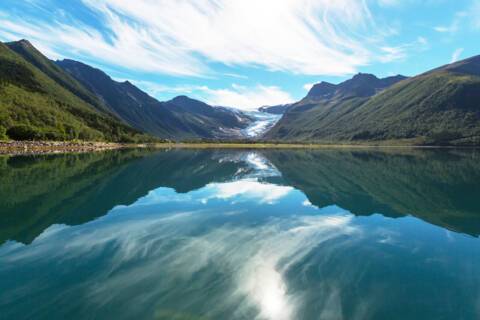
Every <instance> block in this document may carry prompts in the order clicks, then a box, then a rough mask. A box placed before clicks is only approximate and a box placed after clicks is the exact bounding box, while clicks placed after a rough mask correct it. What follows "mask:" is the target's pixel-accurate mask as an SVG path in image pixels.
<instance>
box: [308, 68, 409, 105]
mask: <svg viewBox="0 0 480 320" xmlns="http://www.w3.org/2000/svg"><path fill="white" fill-rule="evenodd" d="M405 79H406V77H404V76H401V75H397V76H394V77H388V78H383V79H379V78H377V77H376V76H374V75H373V74H368V73H359V74H357V75H355V76H354V77H353V78H352V79H350V80H347V81H345V82H342V83H340V84H338V85H335V84H332V83H329V82H321V83H318V84H316V85H314V86H313V87H312V88H311V89H310V91H309V92H308V94H307V96H306V99H310V100H326V99H332V98H344V99H345V98H349V97H352V98H355V97H371V96H373V95H375V94H376V93H378V92H380V91H382V90H385V89H386V88H388V87H390V86H392V85H394V84H395V83H397V82H400V81H402V80H405Z"/></svg>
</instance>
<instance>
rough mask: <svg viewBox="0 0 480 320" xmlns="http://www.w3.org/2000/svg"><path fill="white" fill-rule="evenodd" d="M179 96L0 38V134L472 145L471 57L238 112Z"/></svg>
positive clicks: (478, 121) (478, 62)
mask: <svg viewBox="0 0 480 320" xmlns="http://www.w3.org/2000/svg"><path fill="white" fill-rule="evenodd" d="M234 107H235V106H211V105H208V104H207V103H204V102H202V101H198V100H195V99H192V98H189V97H187V96H185V95H181V96H178V97H176V98H174V99H171V100H169V101H158V100H157V99H155V98H153V97H152V96H150V95H148V94H147V93H145V92H143V91H142V90H140V89H139V88H138V87H136V86H135V85H133V84H132V83H131V82H129V81H125V82H118V81H115V80H113V79H112V78H111V77H110V76H109V75H107V74H106V73H105V72H103V71H102V70H99V69H96V68H94V67H91V66H89V65H87V64H84V63H82V62H78V61H74V60H68V59H66V60H60V61H52V60H50V59H48V58H47V57H46V56H45V55H43V54H42V53H41V52H40V51H39V50H37V49H36V48H35V47H34V46H33V45H32V44H31V43H30V42H28V41H27V40H20V41H16V42H9V43H0V139H2V140H53V141H70V140H83V141H110V142H128V143H137V142H161V141H177V142H187V141H188V142H192V141H194V142H205V141H208V142H232V141H237V142H238V141H244V142H245V141H252V142H264V143H265V142H272V143H283V142H286V143H316V144H375V145H376V144H405V145H454V146H477V145H479V144H480V56H476V57H472V58H469V59H466V60H463V61H459V62H456V63H453V64H449V65H445V66H441V67H439V68H437V69H434V70H431V71H427V72H425V73H423V74H420V75H418V76H415V77H404V76H401V75H398V76H393V77H388V78H383V79H379V78H377V77H376V76H374V75H371V74H362V73H361V74H357V75H355V76H354V77H353V78H351V79H349V80H347V81H344V82H342V83H339V84H333V83H328V82H320V83H318V84H316V85H314V86H313V87H312V89H311V90H310V91H309V92H308V94H307V95H306V96H305V97H304V98H303V99H301V100H300V101H298V102H296V103H292V104H285V105H276V106H259V109H258V111H254V112H245V111H240V110H238V109H235V108H234Z"/></svg>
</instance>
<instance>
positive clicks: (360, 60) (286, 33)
mask: <svg viewBox="0 0 480 320" xmlns="http://www.w3.org/2000/svg"><path fill="white" fill-rule="evenodd" d="M83 2H84V3H85V4H86V5H87V6H89V7H90V8H91V9H93V10H94V11H95V12H96V13H98V15H99V16H100V17H101V20H102V23H103V24H104V27H105V28H106V29H107V31H108V32H107V33H108V34H109V36H108V39H107V37H106V36H105V34H104V33H100V32H99V30H96V29H93V28H92V27H90V26H87V25H85V24H83V23H81V22H79V21H75V20H73V21H72V20H71V19H70V20H67V19H64V20H63V21H60V20H54V21H53V22H49V23H47V22H45V21H36V22H35V21H32V20H31V19H24V17H20V16H17V17H10V18H9V19H8V20H7V19H0V34H1V35H3V36H5V35H6V34H7V33H11V34H14V35H17V36H20V35H21V36H22V37H28V38H29V39H32V40H33V41H34V43H36V44H38V43H43V44H44V45H45V47H48V48H49V51H50V52H55V53H56V54H60V53H68V54H71V55H74V56H75V57H79V58H83V59H84V60H90V61H100V62H102V63H108V64H111V65H116V66H119V67H123V68H127V69H134V70H140V71H149V72H154V73H155V72H156V73H165V74H172V75H183V76H195V75H196V76H198V75H201V76H205V75H208V74H211V73H212V70H211V69H210V68H209V62H219V63H223V64H226V65H235V66H244V65H248V66H262V67H265V68H267V69H269V70H287V71H290V72H294V73H302V74H313V75H345V74H351V73H354V72H356V69H357V67H358V66H362V65H366V64H368V63H369V62H370V61H371V60H372V59H375V54H374V53H373V51H376V50H377V49H378V46H377V45H376V43H378V42H379V41H382V37H383V35H382V34H381V30H386V29H387V28H379V27H378V26H377V25H375V22H374V19H373V17H372V14H371V12H370V10H369V8H368V6H367V2H366V1H358V0H335V1H333V0H317V1H313V0H285V1H277V0H263V1H257V0H241V1H229V0H195V1H193V0H190V1H188V0H185V1H170V0H159V1H151V0H137V1H134V2H133V1H127V0H98V1H97V0H95V1H94V0H83ZM389 2H391V1H389ZM71 14H73V13H71ZM57 19H62V17H61V16H58V18H57ZM353 30H354V31H353Z"/></svg>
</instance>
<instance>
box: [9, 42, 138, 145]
mask: <svg viewBox="0 0 480 320" xmlns="http://www.w3.org/2000/svg"><path fill="white" fill-rule="evenodd" d="M17 45H18V46H20V47H21V49H22V50H28V49H29V48H33V46H31V45H30V44H28V43H27V42H25V41H22V42H20V43H17ZM9 46H12V47H13V46H16V45H15V44H12V43H10V44H9ZM9 46H7V45H5V44H3V43H0V138H2V139H5V138H11V139H15V140H29V139H37V140H41V139H43V140H45V139H46V140H72V139H81V140H99V141H101V140H108V141H123V140H126V139H127V140H131V139H134V138H135V139H136V138H142V136H141V135H140V134H139V132H138V131H137V130H134V129H132V128H130V127H129V126H127V125H125V124H122V123H121V122H119V121H118V120H116V119H115V118H113V117H112V116H110V115H109V114H106V113H102V112H100V111H98V110H95V108H94V107H93V106H92V105H91V104H89V103H87V102H86V101H84V100H82V99H81V98H79V97H78V96H77V95H75V94H74V93H72V92H71V91H69V90H68V89H67V88H66V87H68V86H71V87H72V88H73V86H79V84H78V83H76V82H70V83H69V84H68V85H67V83H68V82H69V78H68V75H66V74H65V73H63V72H62V70H60V69H57V70H52V69H50V67H51V66H49V65H48V62H46V61H48V59H47V58H46V57H44V56H42V55H41V54H40V53H39V52H38V51H36V50H33V49H34V48H33V49H32V50H31V52H30V53H31V58H29V60H31V61H32V62H33V63H35V65H39V66H40V68H42V69H43V70H45V72H46V73H45V72H43V71H41V69H39V68H38V67H36V66H35V65H34V64H32V63H31V62H29V61H27V60H26V59H25V58H23V57H22V56H21V55H19V54H18V53H17V52H15V51H13V50H11V49H10V48H9ZM17 49H18V48H17ZM19 51H20V50H19ZM22 55H25V56H27V52H23V54H22ZM48 73H49V74H51V75H52V77H53V78H58V79H64V80H58V81H59V82H57V81H55V80H54V79H52V78H51V77H49V76H48V75H47V74H48ZM62 81H63V85H61V84H59V83H61V82H62ZM72 88H71V89H72ZM72 90H73V89H72ZM81 91H82V92H84V93H85V94H87V92H86V91H85V89H82V88H80V87H79V88H78V91H77V92H81ZM78 94H79V95H81V93H78Z"/></svg>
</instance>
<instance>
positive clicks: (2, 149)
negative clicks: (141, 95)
mask: <svg viewBox="0 0 480 320" xmlns="http://www.w3.org/2000/svg"><path fill="white" fill-rule="evenodd" d="M127 148H150V149H298V150H301V149H305V150H307V149H473V148H478V146H424V145H423V146H422V145H406V144H398V145H395V144H309V143H261V142H259V143H235V142H232V143H209V142H204V143H173V142H168V143H139V144H132V143H114V142H89V141H82V142H80V141H0V155H35V154H55V153H84V152H97V151H107V150H117V149H127Z"/></svg>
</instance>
